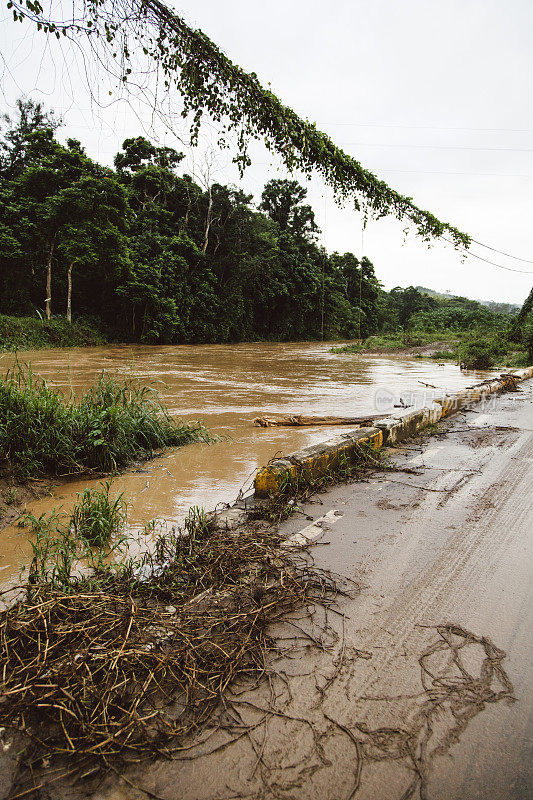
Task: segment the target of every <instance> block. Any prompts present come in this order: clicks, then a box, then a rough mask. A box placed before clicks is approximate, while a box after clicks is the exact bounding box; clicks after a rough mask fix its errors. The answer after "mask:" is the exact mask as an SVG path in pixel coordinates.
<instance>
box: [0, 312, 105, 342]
mask: <svg viewBox="0 0 533 800" xmlns="http://www.w3.org/2000/svg"><path fill="white" fill-rule="evenodd" d="M108 338H109V337H108V336H106V334H105V333H104V332H102V331H100V330H99V329H98V321H97V320H84V319H78V320H75V321H74V322H72V323H71V324H69V323H68V322H67V320H66V319H64V318H61V317H53V318H52V319H50V320H43V319H39V318H38V317H11V316H7V315H6V314H0V351H2V350H8V351H9V350H38V349H41V348H47V347H90V346H91V345H97V344H103V343H104V342H106V341H107V340H108Z"/></svg>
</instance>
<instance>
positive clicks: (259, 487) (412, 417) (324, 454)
mask: <svg viewBox="0 0 533 800" xmlns="http://www.w3.org/2000/svg"><path fill="white" fill-rule="evenodd" d="M531 377H533V367H526V368H525V369H518V370H514V371H513V372H512V373H502V375H501V376H500V377H499V378H495V379H493V380H490V381H486V382H484V383H482V384H479V385H478V386H474V387H472V388H471V389H464V390H462V391H460V392H456V393H455V394H451V395H450V394H443V395H442V396H441V397H436V398H435V400H434V402H432V403H430V404H429V405H427V406H424V407H423V408H420V409H416V410H414V411H413V410H409V409H406V410H402V411H399V412H398V413H395V414H391V415H390V416H389V417H387V418H385V419H382V420H379V421H378V422H376V423H375V426H374V427H373V428H357V429H356V430H354V431H351V432H350V433H345V434H341V435H340V436H335V437H334V438H333V439H328V440H327V441H325V442H322V443H321V444H315V445H311V446H310V447H306V448H304V449H303V450H299V451H298V452H296V453H291V454H290V455H288V456H285V457H284V458H277V459H275V460H273V461H271V462H270V463H269V464H268V465H267V466H266V467H263V469H261V470H259V472H258V473H257V475H256V476H255V480H254V489H255V497H257V498H263V497H268V496H269V495H272V494H275V493H276V492H278V491H279V490H280V488H281V487H282V485H283V484H284V483H285V482H286V481H287V480H289V479H290V478H295V477H297V476H298V475H311V476H313V477H317V476H320V475H324V474H325V473H326V472H327V471H328V469H330V468H331V467H334V466H335V464H336V463H338V461H339V459H340V458H341V457H342V458H347V459H348V460H350V459H352V458H353V457H354V456H355V455H356V453H357V448H358V445H361V444H365V443H366V444H369V445H370V446H371V447H372V448H373V449H374V450H379V449H380V448H381V447H382V446H383V445H387V444H389V445H391V444H395V443H396V442H400V441H402V440H403V439H407V438H408V437H409V436H413V435H414V434H415V433H417V432H418V431H420V430H423V429H424V428H426V427H427V426H428V425H430V424H435V423H436V422H438V421H439V420H440V419H442V418H443V417H449V416H450V415H451V414H454V413H456V412H457V411H459V410H460V409H461V408H463V407H464V406H466V405H468V404H469V403H477V402H480V401H482V400H485V399H486V398H487V397H489V395H491V394H494V393H496V392H502V391H505V390H506V389H511V388H513V386H515V385H516V383H519V382H521V381H525V380H527V379H528V378H531Z"/></svg>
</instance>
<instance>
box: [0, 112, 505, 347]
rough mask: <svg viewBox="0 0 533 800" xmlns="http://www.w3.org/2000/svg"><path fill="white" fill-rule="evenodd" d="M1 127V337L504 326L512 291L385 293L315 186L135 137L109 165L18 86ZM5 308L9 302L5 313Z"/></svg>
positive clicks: (263, 334)
mask: <svg viewBox="0 0 533 800" xmlns="http://www.w3.org/2000/svg"><path fill="white" fill-rule="evenodd" d="M3 128H4V129H3V133H2V135H1V136H0V200H1V203H0V245H1V246H0V348H3V349H14V348H18V349H21V348H23V349H24V348H25V349H28V348H32V347H43V346H63V345H86V344H98V343H100V342H102V341H104V340H106V339H107V340H109V339H111V340H114V341H132V342H143V343H149V344H175V343H197V342H199V343H201V342H236V341H250V340H276V341H287V340H305V339H307V340H308V339H336V338H337V339H338V338H342V339H357V340H361V339H365V338H367V337H368V336H375V335H380V336H386V337H390V336H391V335H395V336H396V337H397V336H398V333H399V334H400V338H401V339H402V341H403V339H404V338H405V336H406V335H409V336H411V337H412V336H413V335H415V336H416V337H420V336H422V335H424V336H426V335H428V336H429V337H431V336H434V337H435V338H434V339H433V341H436V340H438V338H439V335H440V333H441V332H442V331H446V332H448V334H450V332H451V333H453V335H456V334H459V333H461V332H463V331H467V330H468V331H471V330H472V329H477V330H483V331H486V330H490V331H492V332H494V333H498V332H500V331H502V330H504V329H505V328H506V326H507V325H508V322H509V312H512V311H515V310H517V309H513V308H512V307H509V306H505V305H504V304H500V305H498V304H493V308H489V307H487V306H485V305H482V304H480V303H477V302H476V301H473V300H467V299H466V298H453V299H450V298H441V297H438V296H431V295H430V290H423V289H422V290H420V288H414V287H408V288H407V289H401V288H396V289H393V290H392V291H391V292H385V291H384V290H383V289H382V287H381V286H380V283H379V281H378V279H377V277H376V275H375V271H374V266H373V265H372V263H371V262H370V260H369V259H368V258H366V257H363V258H361V259H358V258H356V257H355V256H354V255H353V254H352V253H344V254H340V253H332V254H328V253H327V252H326V250H325V249H324V248H323V247H320V246H318V244H317V243H316V236H317V234H318V228H317V225H316V222H315V217H314V213H313V210H312V208H311V207H310V206H309V205H307V204H306V203H305V197H306V190H305V188H303V187H302V186H300V185H299V184H298V183H297V182H296V181H294V180H279V179H276V180H270V181H269V182H268V183H267V184H266V186H265V188H264V191H263V193H262V196H261V200H260V203H259V205H258V206H257V207H256V206H254V204H253V202H252V197H251V195H246V194H244V193H243V192H242V191H241V190H239V189H236V188H235V187H232V186H223V185H221V184H218V183H216V182H214V181H213V180H212V179H211V177H210V175H209V169H207V172H204V174H202V175H200V176H199V178H198V179H197V180H194V179H193V178H192V177H191V176H190V175H187V174H183V175H179V174H178V169H179V166H180V164H181V162H182V160H183V155H182V154H181V153H178V152H177V151H175V150H173V149H171V148H169V147H157V146H155V145H154V144H152V143H151V142H149V141H148V140H147V139H144V138H142V137H137V138H131V139H127V140H126V141H125V142H124V144H123V147H122V150H121V151H120V152H119V153H117V155H116V157H115V160H114V169H111V168H109V167H104V166H102V165H100V164H98V163H96V162H95V161H94V160H92V159H90V158H89V157H88V156H87V155H86V153H85V151H84V149H83V146H82V144H81V143H80V142H78V141H76V140H73V139H69V140H68V141H67V142H66V144H61V143H60V142H59V141H58V139H57V133H58V130H59V129H60V121H59V120H57V119H56V118H55V117H54V115H53V113H51V112H47V111H46V110H45V109H43V107H42V106H41V105H40V104H39V103H33V102H31V101H26V100H25V101H19V104H18V117H17V119H15V120H9V119H8V118H7V117H6V118H4V126H3ZM1 315H3V316H1Z"/></svg>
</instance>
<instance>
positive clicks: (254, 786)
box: [46, 381, 533, 800]
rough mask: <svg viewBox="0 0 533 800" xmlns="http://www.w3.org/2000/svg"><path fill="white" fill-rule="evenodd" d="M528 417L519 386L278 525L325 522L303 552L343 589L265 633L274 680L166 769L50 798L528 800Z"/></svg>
mask: <svg viewBox="0 0 533 800" xmlns="http://www.w3.org/2000/svg"><path fill="white" fill-rule="evenodd" d="M532 412H533V382H532V381H529V382H526V383H524V384H522V385H521V387H520V390H519V391H518V392H516V393H511V394H506V395H503V396H500V397H498V398H495V399H494V400H492V401H491V408H488V409H483V408H482V407H481V406H479V405H477V406H473V407H472V409H470V410H466V411H464V412H462V413H460V414H458V415H456V416H455V417H454V418H453V419H452V420H449V421H444V422H443V423H441V424H440V425H439V426H438V431H437V433H435V432H433V433H432V434H431V435H429V434H426V435H425V436H422V437H420V439H417V440H414V439H412V440H410V441H409V442H407V443H405V444H404V445H402V447H401V448H398V449H396V450H392V451H391V458H392V459H393V460H394V461H395V462H396V464H397V466H398V467H400V468H404V471H401V470H396V471H392V470H386V471H382V472H376V473H374V474H372V475H371V476H370V477H369V478H368V479H367V480H366V481H362V482H358V483H352V484H349V485H339V486H337V487H334V488H333V489H331V490H330V491H328V492H327V493H325V494H322V495H320V496H318V497H316V498H315V500H314V502H312V503H309V504H307V505H306V506H305V507H304V508H303V513H299V514H296V515H294V516H293V517H292V518H291V519H289V520H288V521H287V522H285V523H283V526H282V527H283V531H284V533H285V534H286V535H287V537H290V536H291V535H293V534H295V533H297V532H299V531H300V530H302V529H303V528H304V527H306V526H308V525H310V524H312V522H314V523H315V524H316V525H317V526H318V528H319V530H321V531H322V535H321V536H320V537H319V538H318V539H317V541H316V543H315V545H314V546H313V547H312V548H311V550H310V551H309V553H308V554H307V555H306V556H304V557H306V558H312V559H313V560H314V563H315V565H316V566H318V567H320V568H323V569H326V570H331V571H334V572H336V573H337V574H338V575H339V576H340V577H339V586H340V587H344V588H345V589H346V591H347V592H348V594H346V595H339V597H338V598H337V603H336V606H335V607H334V608H331V609H330V610H329V611H328V612H327V614H326V613H325V612H323V611H320V610H319V609H315V610H313V609H310V613H309V614H300V615H299V616H298V618H295V617H293V618H291V619H289V620H287V622H286V623H284V624H283V625H280V627H279V628H278V629H276V630H273V631H272V636H273V637H275V639H276V640H277V644H278V647H279V649H278V652H277V654H276V653H273V655H272V657H271V660H270V671H269V674H268V675H266V676H265V679H264V680H263V681H262V682H260V684H259V685H256V686H245V685H241V686H238V687H234V693H233V694H229V695H228V698H227V699H226V700H225V706H224V709H223V710H222V711H221V715H220V717H218V718H217V720H216V723H214V724H213V726H211V727H209V728H207V729H206V730H204V731H202V733H201V734H200V735H199V737H198V739H196V740H195V741H193V742H190V743H188V744H187V746H186V748H185V749H184V750H183V752H182V753H181V754H180V755H179V756H178V758H177V759H175V760H173V761H165V760H161V761H156V762H154V763H151V764H146V763H145V764H142V765H140V766H139V767H134V768H132V769H130V770H128V771H127V772H126V773H125V776H124V778H117V777H116V776H115V775H111V776H109V777H108V778H107V779H105V780H104V781H103V782H101V783H99V784H98V785H94V784H85V785H84V783H83V781H78V782H77V783H75V784H74V785H73V784H69V785H63V784H61V782H57V783H56V784H54V786H50V787H49V789H47V794H46V797H48V798H52V799H53V800H59V799H60V798H61V800H67V798H68V800H81V798H83V797H87V793H88V792H89V796H91V797H93V798H95V800H141V798H146V797H150V798H156V799H157V798H159V799H162V800H223V799H224V798H227V800H230V798H246V800H255V799H256V798H264V800H267V799H268V800H270V798H276V800H280V798H281V800H304V799H305V800H309V799H311V800H313V799H314V798H316V800H344V798H346V800H348V798H356V800H408V799H409V798H414V799H415V800H527V798H530V797H531V796H532V775H531V764H532V763H533V759H532V753H531V736H532V732H533V731H532V715H531V701H532V698H533V686H532V672H531V663H532V658H531V642H532V632H533V608H532V603H531V599H532V598H531V588H532V577H533V567H532V559H531V533H532V531H533V503H532V499H533V496H532V493H533V484H532V480H531V478H532V472H531V467H532V453H533V450H532V444H533V413H532ZM406 470H407V471H406Z"/></svg>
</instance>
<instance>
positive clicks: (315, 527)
mask: <svg viewBox="0 0 533 800" xmlns="http://www.w3.org/2000/svg"><path fill="white" fill-rule="evenodd" d="M342 516H343V513H342V511H338V510H337V509H336V508H332V509H331V511H328V512H327V514H324V516H323V517H319V519H315V521H314V522H312V523H311V524H310V525H306V527H305V528H302V530H301V531H298V533H293V534H292V536H289V538H288V539H287V540H286V541H285V542H283V543H282V547H305V546H306V545H308V544H311V543H312V542H316V541H317V539H320V537H321V536H323V535H324V533H325V532H326V531H327V530H329V527H330V525H332V524H333V523H335V522H337V520H338V519H340V517H342Z"/></svg>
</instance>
